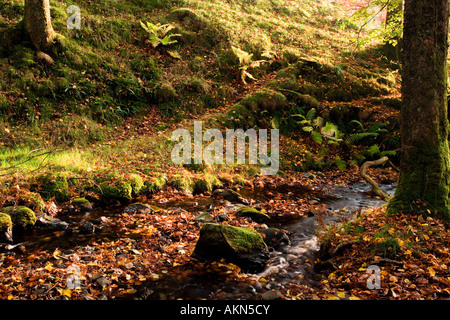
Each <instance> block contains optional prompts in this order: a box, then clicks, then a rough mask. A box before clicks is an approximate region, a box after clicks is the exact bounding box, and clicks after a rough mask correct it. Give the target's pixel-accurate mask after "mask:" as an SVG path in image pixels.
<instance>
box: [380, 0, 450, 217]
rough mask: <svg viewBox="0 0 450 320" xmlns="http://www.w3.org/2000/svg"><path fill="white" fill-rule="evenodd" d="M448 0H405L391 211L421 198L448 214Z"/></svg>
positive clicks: (413, 207) (410, 208)
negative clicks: (398, 143)
mask: <svg viewBox="0 0 450 320" xmlns="http://www.w3.org/2000/svg"><path fill="white" fill-rule="evenodd" d="M448 5H449V4H448V0H408V1H405V12H404V30H403V57H402V78H403V79H402V108H401V135H402V139H401V142H402V156H401V164H400V177H399V181H398V186H397V190H396V192H395V195H394V198H393V199H392V200H391V201H390V202H389V205H388V213H395V212H398V211H403V212H410V213H412V212H416V213H426V212H427V210H424V209H422V212H420V210H418V206H417V205H416V204H417V202H416V201H417V200H419V201H420V202H422V203H423V202H424V203H426V204H427V205H428V206H427V207H426V208H428V209H429V210H430V211H432V212H433V211H439V215H440V216H441V217H443V218H445V219H447V220H448V219H449V218H450V215H449V208H450V206H449V145H448V140H447V138H448V120H447V52H448V19H449V16H448V10H449V9H448Z"/></svg>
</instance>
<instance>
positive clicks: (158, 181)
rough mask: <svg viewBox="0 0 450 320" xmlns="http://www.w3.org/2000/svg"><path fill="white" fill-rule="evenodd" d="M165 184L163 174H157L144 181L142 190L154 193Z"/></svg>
mask: <svg viewBox="0 0 450 320" xmlns="http://www.w3.org/2000/svg"><path fill="white" fill-rule="evenodd" d="M166 184H167V178H166V176H165V175H159V176H157V177H154V178H153V179H151V180H149V181H145V182H144V187H143V192H149V193H154V192H157V191H159V190H161V189H163V188H164V186H165V185H166Z"/></svg>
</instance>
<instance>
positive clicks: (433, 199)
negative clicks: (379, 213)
mask: <svg viewBox="0 0 450 320" xmlns="http://www.w3.org/2000/svg"><path fill="white" fill-rule="evenodd" d="M430 161H434V162H435V164H436V165H435V166H433V165H432V166H430V165H427V166H420V168H419V165H418V167H417V168H416V170H411V171H403V172H401V173H400V177H399V180H398V187H397V189H396V190H395V194H394V197H393V198H392V199H391V200H390V201H389V203H388V207H387V210H386V214H387V215H390V214H396V213H399V212H402V213H408V214H422V215H430V214H435V213H437V214H438V216H439V217H440V218H441V219H444V220H446V221H450V201H449V191H450V177H449V174H450V172H448V171H447V170H435V168H442V167H443V166H442V163H438V162H436V159H435V160H430ZM445 162H447V161H445ZM445 167H447V168H448V163H447V165H446V166H445Z"/></svg>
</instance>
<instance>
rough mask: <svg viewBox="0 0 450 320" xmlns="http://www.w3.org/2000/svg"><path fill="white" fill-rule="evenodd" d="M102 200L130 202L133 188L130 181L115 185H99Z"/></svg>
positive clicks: (105, 183) (104, 183)
mask: <svg viewBox="0 0 450 320" xmlns="http://www.w3.org/2000/svg"><path fill="white" fill-rule="evenodd" d="M100 188H101V189H102V195H101V196H102V198H104V199H109V200H114V199H115V200H131V199H133V187H132V186H131V182H130V181H119V182H117V183H115V184H109V183H107V182H103V183H101V184H100Z"/></svg>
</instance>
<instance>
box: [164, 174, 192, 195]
mask: <svg viewBox="0 0 450 320" xmlns="http://www.w3.org/2000/svg"><path fill="white" fill-rule="evenodd" d="M167 184H168V185H170V186H172V187H174V188H175V189H177V190H181V191H187V190H192V187H193V183H192V180H191V179H189V178H187V177H186V176H184V175H182V174H176V175H174V176H172V177H171V178H170V179H169V181H168V183H167Z"/></svg>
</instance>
